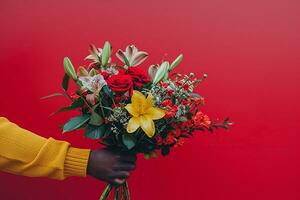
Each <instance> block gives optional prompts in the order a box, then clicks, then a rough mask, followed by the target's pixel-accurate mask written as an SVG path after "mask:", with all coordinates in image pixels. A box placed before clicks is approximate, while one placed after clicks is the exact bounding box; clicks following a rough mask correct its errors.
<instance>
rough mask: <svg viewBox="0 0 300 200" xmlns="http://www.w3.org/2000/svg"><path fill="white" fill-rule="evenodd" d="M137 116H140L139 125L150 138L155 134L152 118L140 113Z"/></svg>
mask: <svg viewBox="0 0 300 200" xmlns="http://www.w3.org/2000/svg"><path fill="white" fill-rule="evenodd" d="M139 118H140V125H141V127H142V129H143V131H144V132H145V133H146V135H147V136H148V137H150V138H152V137H153V136H154V134H155V125H154V122H153V120H152V119H151V118H150V117H149V116H147V115H142V116H140V117H139Z"/></svg>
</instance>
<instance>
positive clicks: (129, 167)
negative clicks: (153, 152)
mask: <svg viewBox="0 0 300 200" xmlns="http://www.w3.org/2000/svg"><path fill="white" fill-rule="evenodd" d="M135 167H136V165H135V164H132V163H121V164H119V165H117V166H115V167H113V168H112V169H113V170H114V171H132V170H135Z"/></svg>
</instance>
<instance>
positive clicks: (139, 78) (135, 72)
mask: <svg viewBox="0 0 300 200" xmlns="http://www.w3.org/2000/svg"><path fill="white" fill-rule="evenodd" d="M127 74H128V75H130V76H131V78H132V81H133V84H134V86H136V87H142V86H143V85H145V84H146V83H149V82H150V79H149V77H148V75H147V74H146V73H145V72H144V71H143V70H142V69H141V68H138V67H129V68H128V70H127Z"/></svg>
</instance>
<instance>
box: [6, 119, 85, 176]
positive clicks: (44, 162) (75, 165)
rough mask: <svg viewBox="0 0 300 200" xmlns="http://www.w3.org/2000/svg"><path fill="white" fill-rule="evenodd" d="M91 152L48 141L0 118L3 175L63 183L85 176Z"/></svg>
mask: <svg viewBox="0 0 300 200" xmlns="http://www.w3.org/2000/svg"><path fill="white" fill-rule="evenodd" d="M89 154H90V150H87V149H78V148H73V147H71V146H70V144H69V143H67V142H64V141H58V140H55V139H53V138H49V139H45V138H43V137H40V136H38V135H36V134H34V133H32V132H30V131H27V130H25V129H22V128H20V127H19V126H17V125H16V124H13V123H11V122H9V121H8V120H7V119H6V118H3V117H0V171H4V172H9V173H12V174H18V175H24V176H30V177H48V178H52V179H58V180H62V179H65V178H66V177H69V176H86V168H87V162H88V157H89Z"/></svg>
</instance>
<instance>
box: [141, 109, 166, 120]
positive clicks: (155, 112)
mask: <svg viewBox="0 0 300 200" xmlns="http://www.w3.org/2000/svg"><path fill="white" fill-rule="evenodd" d="M145 115H147V116H148V117H150V118H151V119H153V120H157V119H161V118H163V117H164V116H165V112H164V110H163V109H160V108H154V107H152V108H148V109H147V110H146V112H145Z"/></svg>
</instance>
